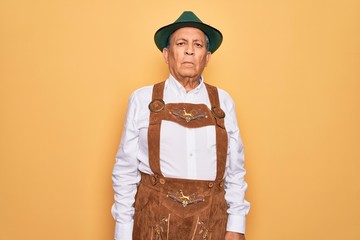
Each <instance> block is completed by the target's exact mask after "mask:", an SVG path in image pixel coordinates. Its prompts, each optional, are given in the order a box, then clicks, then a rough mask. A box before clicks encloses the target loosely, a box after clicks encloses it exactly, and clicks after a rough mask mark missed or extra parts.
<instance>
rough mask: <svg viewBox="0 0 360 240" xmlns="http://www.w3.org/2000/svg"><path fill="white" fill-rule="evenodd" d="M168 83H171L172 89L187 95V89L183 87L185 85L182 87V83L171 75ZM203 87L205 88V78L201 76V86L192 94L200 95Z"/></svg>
mask: <svg viewBox="0 0 360 240" xmlns="http://www.w3.org/2000/svg"><path fill="white" fill-rule="evenodd" d="M168 82H169V86H170V87H171V88H172V89H174V90H176V91H177V92H178V93H186V91H185V88H184V87H183V85H181V84H180V82H179V81H178V80H176V79H175V78H174V76H172V75H171V74H170V76H169V78H168ZM203 87H204V78H203V76H200V83H199V85H197V86H196V88H194V89H193V90H191V91H190V92H193V93H198V92H199V91H200V90H201V89H202V88H203Z"/></svg>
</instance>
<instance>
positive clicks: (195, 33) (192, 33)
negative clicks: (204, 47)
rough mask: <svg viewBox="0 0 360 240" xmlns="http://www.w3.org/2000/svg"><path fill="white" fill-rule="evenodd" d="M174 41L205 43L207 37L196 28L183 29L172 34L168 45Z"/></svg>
mask: <svg viewBox="0 0 360 240" xmlns="http://www.w3.org/2000/svg"><path fill="white" fill-rule="evenodd" d="M172 39H191V40H195V39H196V40H200V41H203V42H205V41H206V35H205V33H204V32H203V31H201V30H200V29H198V28H194V27H183V28H179V29H177V30H176V31H174V32H173V33H171V34H170V36H169V39H168V45H169V43H170V41H171V40H172Z"/></svg>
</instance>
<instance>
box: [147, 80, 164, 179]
mask: <svg viewBox="0 0 360 240" xmlns="http://www.w3.org/2000/svg"><path fill="white" fill-rule="evenodd" d="M164 86H165V82H160V83H157V84H155V85H154V87H153V92H152V101H151V102H150V104H149V109H150V119H149V129H148V151H149V164H150V169H151V171H152V172H153V173H154V174H155V175H158V176H161V177H162V176H163V175H162V173H161V169H160V128H161V120H162V119H163V115H164V112H165V111H162V110H163V109H164V108H165V103H164V101H163V100H162V99H163V94H164Z"/></svg>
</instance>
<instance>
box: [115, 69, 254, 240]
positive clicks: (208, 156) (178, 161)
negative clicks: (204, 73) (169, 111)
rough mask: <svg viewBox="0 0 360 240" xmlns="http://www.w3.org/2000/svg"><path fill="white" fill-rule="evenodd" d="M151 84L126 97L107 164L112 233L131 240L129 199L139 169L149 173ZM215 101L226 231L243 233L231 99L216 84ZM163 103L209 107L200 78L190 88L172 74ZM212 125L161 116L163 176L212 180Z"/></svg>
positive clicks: (239, 155) (240, 166) (245, 207)
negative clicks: (221, 123)
mask: <svg viewBox="0 0 360 240" xmlns="http://www.w3.org/2000/svg"><path fill="white" fill-rule="evenodd" d="M152 89H153V86H147V87H143V88H140V89H138V90H136V91H134V92H133V93H132V95H131V97H130V100H129V106H128V110H127V116H126V120H125V124H124V130H123V135H122V138H121V143H120V146H119V149H118V152H117V155H116V163H115V166H114V169H113V178H112V179H113V187H114V191H115V203H114V204H113V207H112V215H113V217H114V219H115V220H116V227H115V239H116V240H131V239H132V230H133V215H134V208H133V204H134V199H135V194H136V191H137V185H138V183H139V181H140V178H141V176H140V172H139V171H141V172H144V173H147V174H152V171H151V169H150V166H149V158H148V145H147V134H148V125H149V114H150V111H149V109H148V105H149V103H150V102H151V100H152ZM218 92H219V99H220V107H221V109H222V110H223V111H224V112H225V114H226V117H225V127H226V131H227V133H228V139H229V144H228V152H227V162H226V170H225V199H226V201H227V204H228V214H229V217H228V223H227V231H233V232H240V233H245V216H246V214H247V213H248V211H249V208H250V204H249V203H248V202H247V201H246V200H245V199H244V195H245V190H246V188H247V184H246V182H245V181H244V175H245V169H244V151H243V143H242V140H241V137H240V132H239V128H238V125H237V119H236V114H235V106H234V102H233V100H232V99H231V97H230V95H229V94H228V93H226V92H225V91H224V90H221V89H218ZM163 100H164V101H165V103H180V102H181V103H195V104H200V103H203V104H206V105H207V106H208V107H209V108H211V105H210V101H209V98H208V93H207V90H206V87H205V85H204V83H203V80H202V78H201V81H200V84H199V85H198V86H197V87H196V88H195V89H193V90H191V91H190V92H186V91H185V88H184V87H183V86H182V85H181V84H180V83H179V82H178V81H177V80H176V79H174V77H173V76H171V75H170V77H169V78H168V79H167V80H166V83H165V87H164V97H163ZM215 142H216V140H215V127H214V126H205V127H200V128H191V129H190V128H186V127H183V126H181V125H179V124H177V123H175V122H171V121H162V123H161V131H160V165H161V172H162V174H163V175H164V176H165V177H173V178H184V179H197V180H214V179H215V177H216V143H215Z"/></svg>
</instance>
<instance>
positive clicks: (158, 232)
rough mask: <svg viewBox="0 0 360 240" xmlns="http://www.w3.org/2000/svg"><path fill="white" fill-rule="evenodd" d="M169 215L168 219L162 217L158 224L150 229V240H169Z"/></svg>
mask: <svg viewBox="0 0 360 240" xmlns="http://www.w3.org/2000/svg"><path fill="white" fill-rule="evenodd" d="M170 216H171V215H170V213H169V215H168V217H165V216H164V217H162V218H161V220H160V223H157V224H156V225H155V226H154V227H152V229H151V240H168V239H169V225H170Z"/></svg>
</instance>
